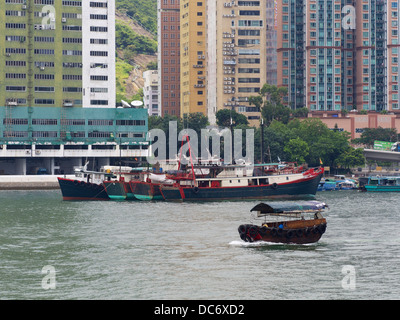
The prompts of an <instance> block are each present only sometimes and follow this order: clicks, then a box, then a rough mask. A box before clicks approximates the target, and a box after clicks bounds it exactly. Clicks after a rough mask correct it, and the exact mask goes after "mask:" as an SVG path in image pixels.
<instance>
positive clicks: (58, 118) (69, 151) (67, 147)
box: [0, 106, 148, 175]
mask: <svg viewBox="0 0 400 320" xmlns="http://www.w3.org/2000/svg"><path fill="white" fill-rule="evenodd" d="M0 119H1V122H0V174H17V175H25V174H36V173H37V169H38V168H45V169H46V171H45V172H46V173H47V174H71V173H73V169H74V167H79V166H82V165H84V164H85V163H86V161H89V163H90V164H89V167H88V169H89V168H90V169H91V170H99V169H100V167H101V166H105V165H115V164H116V165H118V164H119V161H120V159H123V160H127V159H129V158H130V161H134V162H135V161H136V162H138V161H140V160H141V158H142V160H145V159H143V157H147V155H148V153H147V152H148V142H147V141H146V135H147V131H148V114H147V110H146V109H144V108H141V109H135V108H100V109H99V108H69V107H61V108H48V107H21V106H18V107H16V106H6V107H0ZM135 158H136V160H135ZM128 165H129V164H128Z"/></svg>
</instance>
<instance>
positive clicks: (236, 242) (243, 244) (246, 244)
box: [229, 240, 315, 248]
mask: <svg viewBox="0 0 400 320" xmlns="http://www.w3.org/2000/svg"><path fill="white" fill-rule="evenodd" d="M229 245H230V246H233V247H243V248H258V247H270V246H271V247H272V246H297V247H298V246H301V247H313V246H314V247H315V243H306V244H297V243H283V242H269V241H256V242H245V241H243V240H234V241H231V242H229Z"/></svg>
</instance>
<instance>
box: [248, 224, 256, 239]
mask: <svg viewBox="0 0 400 320" xmlns="http://www.w3.org/2000/svg"><path fill="white" fill-rule="evenodd" d="M249 236H250V237H252V238H253V239H254V238H256V237H257V236H258V230H257V227H255V226H251V227H250V229H249Z"/></svg>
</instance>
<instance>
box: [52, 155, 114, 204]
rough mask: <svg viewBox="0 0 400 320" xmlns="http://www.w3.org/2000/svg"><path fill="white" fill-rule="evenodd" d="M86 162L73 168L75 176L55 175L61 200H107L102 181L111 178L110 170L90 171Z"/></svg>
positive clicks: (112, 174)
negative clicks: (71, 177)
mask: <svg viewBox="0 0 400 320" xmlns="http://www.w3.org/2000/svg"><path fill="white" fill-rule="evenodd" d="M87 165H88V163H86V164H85V166H83V167H81V168H76V169H75V170H74V173H75V178H74V179H67V178H62V177H57V179H58V184H59V186H60V189H61V194H62V198H63V200H109V199H110V198H109V197H108V194H107V192H106V190H105V188H104V186H103V181H106V180H111V179H113V178H114V177H115V176H114V173H113V172H111V171H110V170H101V171H90V170H87Z"/></svg>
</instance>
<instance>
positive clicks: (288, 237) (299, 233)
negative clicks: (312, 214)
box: [238, 219, 326, 244]
mask: <svg viewBox="0 0 400 320" xmlns="http://www.w3.org/2000/svg"><path fill="white" fill-rule="evenodd" d="M298 224H300V225H298V226H297V227H296V228H286V227H283V228H279V227H278V225H275V226H272V225H271V226H270V227H267V226H261V227H259V226H255V225H252V224H242V225H240V226H239V228H238V232H239V234H240V238H241V239H242V240H243V241H246V242H257V241H266V242H274V243H294V244H310V243H315V242H318V240H319V239H320V238H321V236H322V235H323V234H324V233H325V230H326V220H325V219H317V220H309V221H300V222H299V223H298Z"/></svg>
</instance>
